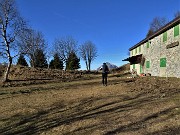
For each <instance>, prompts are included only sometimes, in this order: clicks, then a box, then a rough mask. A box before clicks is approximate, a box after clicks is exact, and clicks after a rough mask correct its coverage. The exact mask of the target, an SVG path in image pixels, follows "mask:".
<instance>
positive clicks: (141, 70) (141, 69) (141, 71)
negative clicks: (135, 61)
mask: <svg viewBox="0 0 180 135" xmlns="http://www.w3.org/2000/svg"><path fill="white" fill-rule="evenodd" d="M140 73H142V65H140Z"/></svg>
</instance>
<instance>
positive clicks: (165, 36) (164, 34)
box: [163, 31, 167, 42]
mask: <svg viewBox="0 0 180 135" xmlns="http://www.w3.org/2000/svg"><path fill="white" fill-rule="evenodd" d="M165 41H167V31H166V32H164V33H163V42H165Z"/></svg>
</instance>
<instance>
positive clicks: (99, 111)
mask: <svg viewBox="0 0 180 135" xmlns="http://www.w3.org/2000/svg"><path fill="white" fill-rule="evenodd" d="M175 94H177V93H176V92H174V93H172V95H175ZM172 95H169V96H172ZM156 99H157V97H155V96H147V95H146V94H145V93H144V94H139V95H136V96H134V97H129V96H127V95H124V96H123V95H122V97H119V99H118V96H107V97H101V98H95V97H90V98H86V99H83V100H81V101H80V102H78V103H74V104H73V103H72V105H71V106H69V107H67V106H66V105H65V104H64V102H59V103H56V104H53V105H52V106H51V107H50V108H46V109H43V110H38V111H37V112H36V113H31V114H26V115H21V114H17V115H14V116H13V117H10V118H7V119H1V122H3V123H4V124H3V125H1V127H0V134H1V135H11V134H13V135H31V134H39V133H42V132H45V131H48V130H51V129H53V128H55V127H59V126H62V125H69V124H72V123H75V122H79V121H82V120H88V119H96V118H102V117H106V116H107V119H109V120H111V119H112V118H113V117H114V115H117V116H118V117H119V118H122V117H126V116H124V115H122V113H123V114H124V113H128V112H129V111H133V110H134V111H136V110H138V109H141V107H142V106H148V105H150V104H152V103H153V102H154V100H156ZM157 102H160V101H157ZM97 103H99V104H97ZM176 107H177V106H173V107H169V108H166V109H162V110H161V111H159V112H155V113H151V114H149V115H144V116H142V119H136V120H135V121H131V122H130V123H129V124H126V125H121V126H119V127H116V128H115V129H112V130H108V131H107V130H106V128H105V125H104V123H103V122H102V123H101V122H99V123H93V124H91V123H89V125H88V126H87V125H86V126H82V127H78V128H76V129H74V130H73V131H66V133H64V134H74V133H76V134H78V133H84V134H86V133H88V132H89V133H90V132H93V131H95V130H99V129H100V130H101V129H102V130H104V131H105V132H104V133H103V134H105V135H111V134H117V133H121V132H130V131H138V130H140V129H142V128H145V127H146V123H147V122H148V121H150V120H154V119H156V118H159V120H160V121H163V120H165V119H168V117H163V118H160V116H162V115H166V114H169V113H170V112H171V111H172V110H173V109H175V108H176ZM173 115H179V112H178V113H177V114H173ZM117 122H118V123H120V121H117ZM178 128H179V127H175V128H174V129H170V131H169V130H168V133H174V134H176V133H178V130H177V129H178ZM165 131H166V130H162V131H158V132H154V134H161V133H163V132H165ZM147 134H148V132H147ZM148 135H151V134H150V133H149V134H148Z"/></svg>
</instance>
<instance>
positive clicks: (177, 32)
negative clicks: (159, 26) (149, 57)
mask: <svg viewBox="0 0 180 135" xmlns="http://www.w3.org/2000/svg"><path fill="white" fill-rule="evenodd" d="M178 35H179V25H177V26H175V27H174V37H176V36H178Z"/></svg>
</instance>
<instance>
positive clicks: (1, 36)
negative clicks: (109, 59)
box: [0, 0, 97, 81]
mask: <svg viewBox="0 0 180 135" xmlns="http://www.w3.org/2000/svg"><path fill="white" fill-rule="evenodd" d="M89 43H90V44H91V47H85V46H88V45H87V44H85V43H84V44H82V45H78V42H77V41H76V40H75V39H73V38H72V37H70V36H69V37H65V38H58V39H55V41H54V43H53V47H52V48H51V47H50V46H48V44H47V42H46V40H45V38H44V36H43V34H42V32H40V31H37V30H34V29H33V28H31V27H29V26H28V24H27V23H26V21H25V20H24V19H23V17H22V16H20V13H19V12H18V9H17V6H16V1H15V0H0V58H3V59H6V60H7V61H8V66H7V69H6V71H5V74H4V80H3V81H8V75H9V72H10V68H11V65H12V63H13V60H14V59H16V58H18V59H17V64H18V65H23V66H28V64H29V66H31V67H34V68H36V67H39V68H51V69H65V70H76V69H79V68H80V67H81V66H80V58H82V60H84V61H85V63H86V65H87V64H88V66H87V70H90V66H91V63H92V61H93V60H94V59H95V58H96V57H97V49H96V46H95V44H94V43H92V42H89ZM80 48H81V49H80ZM82 48H86V49H82ZM87 52H88V53H87ZM84 54H85V55H86V57H84V56H85V55H84ZM52 57H53V58H52ZM25 58H26V59H25ZM86 58H87V59H86ZM26 60H28V62H27V61H26Z"/></svg>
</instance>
